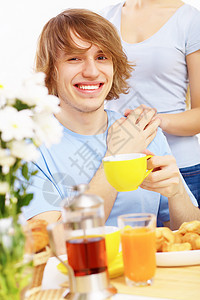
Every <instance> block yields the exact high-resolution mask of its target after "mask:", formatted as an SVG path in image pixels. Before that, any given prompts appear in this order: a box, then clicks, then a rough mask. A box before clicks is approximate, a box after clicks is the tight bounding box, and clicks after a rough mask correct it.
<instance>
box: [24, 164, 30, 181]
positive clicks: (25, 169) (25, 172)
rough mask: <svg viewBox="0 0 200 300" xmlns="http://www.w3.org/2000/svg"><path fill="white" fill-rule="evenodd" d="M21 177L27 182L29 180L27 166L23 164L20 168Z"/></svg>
mask: <svg viewBox="0 0 200 300" xmlns="http://www.w3.org/2000/svg"><path fill="white" fill-rule="evenodd" d="M22 175H23V176H24V178H25V179H27V180H28V179H29V175H28V166H27V164H24V165H23V166H22Z"/></svg>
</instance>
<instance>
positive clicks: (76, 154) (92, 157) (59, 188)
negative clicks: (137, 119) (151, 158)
mask: <svg viewBox="0 0 200 300" xmlns="http://www.w3.org/2000/svg"><path fill="white" fill-rule="evenodd" d="M107 115H108V128H109V127H110V126H111V124H112V123H113V122H114V121H115V120H116V119H119V118H120V117H121V115H120V114H119V113H116V112H113V111H107ZM107 131H108V129H107V130H106V132H104V133H102V134H97V135H80V134H78V133H75V132H72V131H70V130H69V129H67V128H65V127H64V134H63V137H62V140H61V142H60V143H59V144H55V145H53V146H51V148H49V149H48V148H46V147H45V146H42V147H41V149H40V152H41V157H40V159H39V160H38V161H37V163H36V164H33V168H35V169H37V170H38V173H37V175H35V176H33V178H32V179H33V183H32V185H31V186H30V187H29V192H33V193H34V198H33V200H32V201H31V203H30V205H29V206H28V207H25V208H24V215H25V217H26V218H27V219H29V218H31V217H33V216H35V215H37V214H39V213H42V212H46V211H52V210H61V206H60V203H61V201H62V200H63V199H64V198H66V197H69V198H70V197H71V196H72V195H73V193H72V191H71V186H73V185H77V184H81V183H89V182H90V180H91V179H92V177H93V176H94V175H95V173H96V171H97V169H98V168H99V166H100V164H101V162H102V158H103V157H104V156H105V153H106V147H107V146H106V138H107ZM128 138H129V136H128V135H127V139H128ZM124 142H125V141H124V140H123V141H122V143H124ZM119 147H121V144H120V143H119ZM148 149H149V150H150V151H151V152H153V153H154V154H156V155H159V156H162V155H167V154H170V153H171V152H170V149H169V146H168V144H167V141H166V138H165V137H164V135H163V133H162V131H161V129H158V133H157V135H156V137H155V139H154V140H153V141H152V142H151V144H150V145H149V147H148ZM102 188H103V187H102ZM190 196H191V199H192V201H193V202H194V203H195V204H196V202H195V199H194V197H193V195H192V194H191V193H190ZM69 201H70V199H69ZM132 212H148V213H154V214H156V215H157V216H158V220H160V221H161V222H164V221H168V220H169V209H168V200H167V198H166V197H163V196H161V195H160V194H158V193H155V192H150V191H146V190H143V189H140V188H139V189H138V190H136V191H131V192H120V193H118V195H117V198H116V201H115V203H114V206H113V208H112V211H111V213H110V216H109V218H108V220H107V222H106V224H107V225H113V226H114V225H115V226H117V217H118V216H119V215H121V214H124V213H132Z"/></svg>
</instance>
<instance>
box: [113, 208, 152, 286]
mask: <svg viewBox="0 0 200 300" xmlns="http://www.w3.org/2000/svg"><path fill="white" fill-rule="evenodd" d="M118 226H119V228H120V234H121V244H122V254H123V262H124V274H125V281H126V284H127V285H131V286H132V285H134V286H146V285H151V284H152V281H153V277H154V275H155V271H156V241H155V240H156V239H155V228H156V216H155V215H154V214H150V213H135V214H126V215H121V216H119V217H118Z"/></svg>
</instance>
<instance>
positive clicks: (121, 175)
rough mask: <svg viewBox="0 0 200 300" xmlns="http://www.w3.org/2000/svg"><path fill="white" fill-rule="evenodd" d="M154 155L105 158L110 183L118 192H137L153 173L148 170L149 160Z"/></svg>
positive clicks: (121, 155)
mask: <svg viewBox="0 0 200 300" xmlns="http://www.w3.org/2000/svg"><path fill="white" fill-rule="evenodd" d="M150 157H152V155H145V154H143V153H130V154H118V155H113V156H107V157H104V158H103V167H104V172H105V175H106V178H107V180H108V182H109V183H110V184H111V185H112V186H113V187H114V188H115V189H116V190H117V191H118V192H128V191H133V190H136V189H137V188H138V187H139V186H140V184H141V183H142V182H143V180H144V179H145V178H146V177H147V176H148V175H149V173H150V172H151V171H152V169H151V170H147V159H148V158H150Z"/></svg>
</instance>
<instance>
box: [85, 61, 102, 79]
mask: <svg viewBox="0 0 200 300" xmlns="http://www.w3.org/2000/svg"><path fill="white" fill-rule="evenodd" d="M98 75H99V69H98V67H97V65H96V61H95V60H94V59H91V58H90V59H87V60H86V61H85V62H84V66H83V76H84V77H91V78H95V77H97V76H98Z"/></svg>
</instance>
